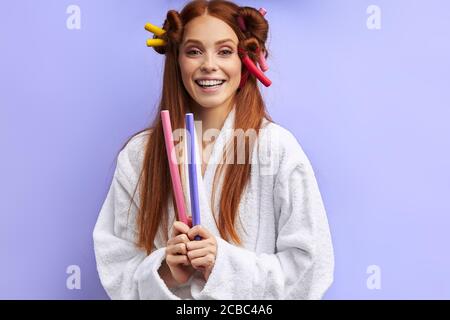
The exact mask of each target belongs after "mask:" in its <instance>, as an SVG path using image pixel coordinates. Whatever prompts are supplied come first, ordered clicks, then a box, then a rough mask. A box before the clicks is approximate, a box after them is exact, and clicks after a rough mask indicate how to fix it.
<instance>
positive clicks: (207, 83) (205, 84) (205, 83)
mask: <svg viewBox="0 0 450 320" xmlns="http://www.w3.org/2000/svg"><path fill="white" fill-rule="evenodd" d="M224 82H225V80H195V83H196V84H197V85H198V86H199V87H201V88H218V87H220V86H221V85H222V84H223V83H224Z"/></svg>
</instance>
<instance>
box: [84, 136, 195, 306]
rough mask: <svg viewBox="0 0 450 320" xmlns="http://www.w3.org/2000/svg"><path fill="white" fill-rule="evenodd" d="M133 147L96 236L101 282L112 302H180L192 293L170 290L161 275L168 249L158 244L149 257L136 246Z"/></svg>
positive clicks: (122, 160) (121, 162)
mask: <svg viewBox="0 0 450 320" xmlns="http://www.w3.org/2000/svg"><path fill="white" fill-rule="evenodd" d="M130 143H131V146H128V145H127V147H125V149H124V150H122V151H121V152H120V154H119V156H118V160H117V166H116V170H115V172H114V176H113V179H112V183H111V186H110V189H109V191H108V194H107V197H106V200H105V201H104V203H103V206H102V208H101V211H100V214H99V217H98V220H97V223H96V225H95V228H94V232H93V240H94V251H95V257H96V262H97V270H98V274H99V277H100V281H101V283H102V285H103V287H104V289H105V291H106V293H107V294H108V296H109V297H110V298H111V299H173V300H176V299H180V298H183V297H184V296H186V295H187V293H186V292H188V290H186V288H185V287H179V288H175V289H169V288H168V287H167V286H166V285H165V283H164V281H163V280H162V279H161V277H160V276H159V274H158V269H159V267H160V265H161V263H162V261H163V260H164V257H165V247H163V246H161V243H160V244H159V245H158V243H157V242H155V246H156V250H154V251H153V252H152V253H151V254H150V255H147V253H146V252H145V251H144V250H142V249H140V248H138V247H137V246H136V239H137V229H136V221H135V220H136V213H137V210H138V203H137V202H138V201H135V200H134V199H133V201H132V202H131V209H130V213H129V214H128V209H129V208H130V200H131V198H132V195H133V192H134V188H135V185H136V182H135V181H137V178H136V177H137V171H138V170H136V164H133V163H136V159H134V157H135V152H133V141H132V142H130ZM134 143H135V142H134ZM134 147H136V144H135V145H134ZM138 193H139V191H137V192H136V194H135V199H136V197H138ZM189 294H190V293H189ZM179 295H180V296H179ZM186 297H188V296H186Z"/></svg>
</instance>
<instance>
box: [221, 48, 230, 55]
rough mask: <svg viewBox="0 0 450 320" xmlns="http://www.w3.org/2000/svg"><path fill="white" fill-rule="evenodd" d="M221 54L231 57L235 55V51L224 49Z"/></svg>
mask: <svg viewBox="0 0 450 320" xmlns="http://www.w3.org/2000/svg"><path fill="white" fill-rule="evenodd" d="M219 54H220V55H222V56H229V55H231V54H233V50H230V49H223V50H220V51H219Z"/></svg>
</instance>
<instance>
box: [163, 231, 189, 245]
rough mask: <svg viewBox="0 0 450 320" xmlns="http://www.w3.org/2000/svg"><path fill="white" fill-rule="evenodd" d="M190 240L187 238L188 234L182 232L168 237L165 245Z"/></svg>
mask: <svg viewBox="0 0 450 320" xmlns="http://www.w3.org/2000/svg"><path fill="white" fill-rule="evenodd" d="M189 241H191V240H189V238H188V236H187V235H186V234H184V233H182V234H179V235H177V236H176V237H174V238H171V239H169V241H167V245H174V244H177V243H187V242H189Z"/></svg>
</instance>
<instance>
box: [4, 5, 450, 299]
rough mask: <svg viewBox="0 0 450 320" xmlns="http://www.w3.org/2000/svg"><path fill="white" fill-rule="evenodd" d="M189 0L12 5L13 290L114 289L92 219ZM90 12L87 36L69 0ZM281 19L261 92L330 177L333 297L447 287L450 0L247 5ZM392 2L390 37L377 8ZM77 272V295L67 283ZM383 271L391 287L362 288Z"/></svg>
mask: <svg viewBox="0 0 450 320" xmlns="http://www.w3.org/2000/svg"><path fill="white" fill-rule="evenodd" d="M183 3H184V1H148V0H147V1H144V0H139V1H138V0H134V1H126V2H125V1H119V0H108V1H106V0H101V1H100V0H95V1H91V0H90V1H87V0H84V1H60V0H58V1H55V0H53V1H50V0H46V1H34V0H33V1H32V0H29V1H24V0H20V1H5V2H4V3H3V4H2V9H1V11H0V145H1V150H2V151H1V165H0V174H1V178H2V180H3V183H2V184H1V187H0V188H1V189H0V195H1V201H0V215H1V216H0V218H1V223H0V254H1V257H2V259H1V261H2V263H1V264H0V298H3V299H10V298H20V299H32V298H37V299H47V298H55V299H103V298H107V296H106V294H105V292H104V290H103V288H102V286H101V284H100V282H99V279H98V275H97V272H96V268H95V260H94V253H93V244H92V230H93V226H94V224H95V221H96V219H97V215H98V212H99V210H100V208H101V205H102V203H103V201H104V199H105V196H106V192H107V190H108V188H109V183H110V179H111V175H112V173H113V170H114V166H115V162H114V161H115V156H116V155H117V152H118V150H119V148H120V147H121V145H122V144H123V143H124V142H125V140H126V138H127V137H129V136H130V135H131V134H133V133H134V132H136V131H138V130H139V129H142V128H144V127H145V126H146V125H147V124H148V123H149V121H150V119H151V118H152V116H153V114H154V110H155V105H156V103H157V101H158V97H159V94H160V92H159V89H160V83H161V70H162V61H163V59H162V58H163V57H162V56H159V55H157V54H156V53H155V52H153V50H151V49H148V48H147V47H146V46H145V40H146V39H147V38H148V37H149V34H148V33H147V32H146V31H145V30H144V24H145V23H146V22H153V23H155V24H158V25H161V24H162V22H163V20H164V17H165V13H166V11H167V10H168V9H181V7H182V4H183ZM71 4H75V5H78V6H80V8H81V29H80V30H69V29H67V28H66V19H67V18H68V16H69V15H68V14H67V13H66V8H67V7H68V6H69V5H71ZM240 4H245V5H249V6H254V7H259V6H264V7H266V8H267V10H268V15H267V19H268V20H269V22H270V27H271V30H270V38H269V49H270V51H271V57H270V59H269V60H268V62H269V66H270V67H271V69H270V70H269V72H268V75H269V77H270V78H271V79H272V80H273V86H272V87H270V88H269V89H263V92H264V95H265V97H266V101H267V105H268V109H269V111H270V113H271V115H272V116H273V118H274V120H275V121H276V122H278V123H280V124H281V125H283V126H284V127H286V128H288V129H289V130H291V131H292V132H293V133H294V134H295V136H296V137H297V138H298V140H299V141H300V143H301V144H302V146H303V148H304V150H305V151H306V153H307V155H308V156H309V158H310V160H311V162H312V164H313V167H314V169H315V171H316V175H317V179H318V182H319V185H320V188H321V191H322V195H323V199H324V202H325V206H326V208H327V212H328V217H329V221H330V225H331V231H332V235H333V241H334V249H335V255H336V270H335V282H334V284H333V286H332V288H331V289H330V290H329V292H328V293H327V295H326V298H328V299H349V298H356V299H396V298H405V299H419V298H425V299H431V298H438V299H449V298H450V255H449V252H450V250H449V249H448V245H449V243H450V235H449V231H448V230H449V227H450V217H449V213H450V204H449V201H448V199H449V196H450V168H449V164H450V128H449V125H448V121H449V119H450V111H449V107H450V90H449V89H450V86H449V84H450V41H449V39H450V19H449V18H448V17H449V12H450V2H449V1H446V0H440V1H438V0H432V1H424V0H422V1H412V0H397V1H387V0H383V1H381V0H377V1H360V0H359V1H356V0H354V1H350V0H346V1H344V0H341V1H325V0H322V1H318V0H303V1H263V0H259V1H245V2H240ZM371 4H375V5H378V6H379V7H380V8H381V27H382V28H381V30H369V29H368V28H367V27H366V20H367V18H368V16H369V15H368V14H367V13H366V9H367V7H368V6H369V5H371ZM69 265H79V266H80V268H81V290H68V289H67V288H66V279H67V277H68V274H66V268H67V266H69ZM369 265H378V266H379V267H380V268H381V285H382V287H381V289H380V290H370V289H368V288H367V286H366V280H367V278H368V276H369V275H368V274H367V273H366V270H367V267H368V266H369Z"/></svg>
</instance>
